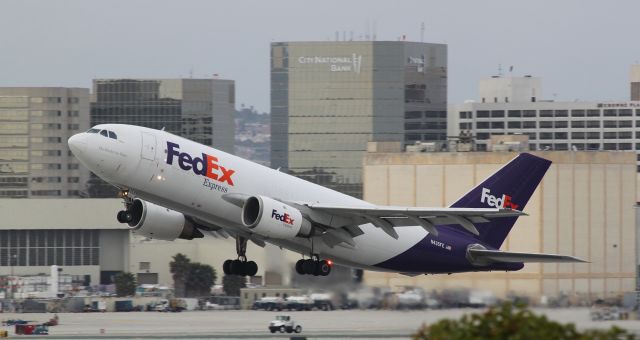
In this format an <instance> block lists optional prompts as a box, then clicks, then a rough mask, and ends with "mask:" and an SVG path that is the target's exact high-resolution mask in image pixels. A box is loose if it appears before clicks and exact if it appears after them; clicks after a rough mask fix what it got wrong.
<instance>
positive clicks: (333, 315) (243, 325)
mask: <svg viewBox="0 0 640 340" xmlns="http://www.w3.org/2000/svg"><path fill="white" fill-rule="evenodd" d="M480 311H481V310H480V309H444V310H424V311H360V310H355V311H354V310H352V311H331V312H322V311H314V312H291V313H288V312H282V313H278V312H263V311H194V312H182V313H159V312H131V313H75V314H64V313H61V314H59V317H60V325H58V326H54V327H50V328H49V331H50V335H49V336H44V337H33V336H30V337H29V338H30V339H35V338H43V339H289V338H290V337H292V336H302V337H307V339H352V338H358V339H407V338H409V337H410V335H411V334H413V333H414V332H415V331H416V330H417V329H418V328H419V327H420V326H421V325H422V324H423V323H427V324H429V323H433V322H436V321H438V320H440V319H443V318H459V317H460V316H462V315H463V314H465V313H474V312H480ZM535 312H537V313H542V314H546V315H547V316H548V317H549V318H551V319H552V320H557V321H561V322H573V323H575V324H576V326H577V327H578V328H580V329H585V328H608V327H611V325H613V324H614V322H592V321H591V320H590V318H589V310H588V309H586V308H572V309H537V310H535ZM277 314H289V315H291V316H292V318H293V319H294V320H295V321H296V322H298V323H299V324H300V325H302V333H300V334H288V333H283V334H280V333H275V334H271V333H270V332H269V330H268V329H267V326H268V325H269V322H270V321H271V320H272V319H274V317H275V316H276V315H277ZM51 316H52V314H10V313H5V314H2V315H0V318H2V320H7V319H15V318H21V319H24V320H30V321H34V322H38V323H42V322H45V321H47V320H48V319H49V318H51ZM615 324H616V325H618V326H619V327H622V328H625V329H629V330H630V331H632V332H635V333H640V321H635V320H634V321H618V322H615ZM6 329H7V330H9V331H10V335H12V334H13V329H14V327H7V328H6ZM21 338H24V337H23V336H21Z"/></svg>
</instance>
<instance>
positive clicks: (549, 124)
mask: <svg viewBox="0 0 640 340" xmlns="http://www.w3.org/2000/svg"><path fill="white" fill-rule="evenodd" d="M540 128H541V129H553V122H552V121H550V120H547V121H542V122H540Z"/></svg>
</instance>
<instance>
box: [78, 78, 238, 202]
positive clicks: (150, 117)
mask: <svg viewBox="0 0 640 340" xmlns="http://www.w3.org/2000/svg"><path fill="white" fill-rule="evenodd" d="M234 113H235V82H234V81H233V80H226V79H95V80H94V81H93V94H92V101H91V125H97V124H106V123H117V124H131V125H139V126H145V127H149V128H153V129H163V128H164V130H165V131H168V132H170V133H173V134H175V135H178V136H182V137H185V138H188V139H191V140H193V141H195V142H198V143H201V144H205V145H209V146H213V147H215V148H217V149H219V150H222V151H225V152H228V153H233V147H234V134H235V133H234V132H235V123H234V120H233V118H234ZM90 195H91V196H92V197H114V196H113V195H114V189H113V188H112V187H111V186H110V185H108V184H106V183H105V182H104V181H102V180H100V179H99V178H97V177H95V176H92V179H91V186H90Z"/></svg>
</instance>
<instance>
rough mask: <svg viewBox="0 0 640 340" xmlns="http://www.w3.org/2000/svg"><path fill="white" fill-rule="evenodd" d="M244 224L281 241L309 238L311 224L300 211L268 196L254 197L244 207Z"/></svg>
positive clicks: (254, 230)
mask: <svg viewBox="0 0 640 340" xmlns="http://www.w3.org/2000/svg"><path fill="white" fill-rule="evenodd" d="M242 223H243V224H244V225H245V226H246V227H248V228H249V229H251V230H252V231H253V232H255V233H256V234H259V235H262V236H265V237H271V238H280V239H290V238H294V237H296V236H301V237H309V236H310V235H311V233H312V228H311V222H309V221H308V220H306V219H305V218H304V217H302V213H301V212H300V210H298V209H296V208H294V207H292V206H290V205H287V204H284V203H282V202H279V201H276V200H274V199H273V198H270V197H266V196H252V197H250V198H249V199H247V201H246V202H245V203H244V206H243V207H242Z"/></svg>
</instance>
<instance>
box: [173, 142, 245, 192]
mask: <svg viewBox="0 0 640 340" xmlns="http://www.w3.org/2000/svg"><path fill="white" fill-rule="evenodd" d="M179 149H180V145H178V144H176V143H171V142H167V164H169V165H171V164H173V158H174V156H175V157H177V158H178V166H180V169H182V170H185V171H188V170H192V171H193V172H194V173H195V174H196V175H202V176H205V177H207V178H209V179H211V180H214V181H218V182H221V183H227V184H229V185H230V186H233V178H232V177H233V174H234V173H235V172H236V171H235V170H232V169H227V168H225V167H224V166H222V165H220V164H218V157H214V156H211V155H207V154H205V153H203V154H202V157H192V156H191V155H189V154H188V153H186V152H180V150H179Z"/></svg>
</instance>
